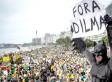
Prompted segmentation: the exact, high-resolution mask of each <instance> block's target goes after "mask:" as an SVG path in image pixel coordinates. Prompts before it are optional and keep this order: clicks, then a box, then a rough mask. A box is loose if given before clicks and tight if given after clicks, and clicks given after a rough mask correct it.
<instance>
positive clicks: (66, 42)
mask: <svg viewBox="0 0 112 82" xmlns="http://www.w3.org/2000/svg"><path fill="white" fill-rule="evenodd" d="M70 42H71V39H70V37H69V36H67V37H66V38H64V46H65V48H66V49H67V50H68V48H69V47H70V46H71V43H70Z"/></svg>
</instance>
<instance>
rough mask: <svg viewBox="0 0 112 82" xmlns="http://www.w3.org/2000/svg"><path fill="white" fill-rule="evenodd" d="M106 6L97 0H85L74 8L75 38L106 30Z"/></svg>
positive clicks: (73, 29)
mask: <svg viewBox="0 0 112 82" xmlns="http://www.w3.org/2000/svg"><path fill="white" fill-rule="evenodd" d="M104 15H105V10H104V6H103V5H101V4H99V2H98V1H97V0H83V1H81V2H80V3H78V4H77V5H76V6H74V8H73V19H72V20H71V23H72V25H71V29H72V31H73V38H77V37H85V36H92V35H97V34H101V33H103V32H104V31H105V24H104Z"/></svg>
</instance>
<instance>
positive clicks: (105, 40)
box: [101, 36, 108, 45]
mask: <svg viewBox="0 0 112 82" xmlns="http://www.w3.org/2000/svg"><path fill="white" fill-rule="evenodd" d="M101 40H102V41H104V42H105V44H106V45H108V37H107V36H104V37H102V39H101Z"/></svg>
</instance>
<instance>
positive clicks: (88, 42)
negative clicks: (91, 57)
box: [85, 39, 94, 47]
mask: <svg viewBox="0 0 112 82" xmlns="http://www.w3.org/2000/svg"><path fill="white" fill-rule="evenodd" d="M85 42H86V45H87V47H92V46H93V44H94V42H93V41H92V40H90V39H86V40H85Z"/></svg>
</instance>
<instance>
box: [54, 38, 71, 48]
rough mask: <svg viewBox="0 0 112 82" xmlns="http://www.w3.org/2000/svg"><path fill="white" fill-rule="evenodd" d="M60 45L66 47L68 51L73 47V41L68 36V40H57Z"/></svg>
mask: <svg viewBox="0 0 112 82" xmlns="http://www.w3.org/2000/svg"><path fill="white" fill-rule="evenodd" d="M56 42H57V44H58V45H61V46H62V47H65V48H66V49H67V50H68V48H69V47H70V45H71V43H70V42H71V39H70V37H69V36H67V37H66V38H59V39H57V40H56Z"/></svg>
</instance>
